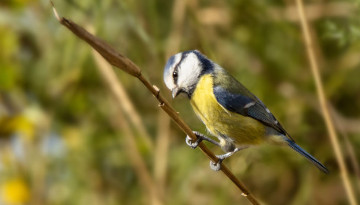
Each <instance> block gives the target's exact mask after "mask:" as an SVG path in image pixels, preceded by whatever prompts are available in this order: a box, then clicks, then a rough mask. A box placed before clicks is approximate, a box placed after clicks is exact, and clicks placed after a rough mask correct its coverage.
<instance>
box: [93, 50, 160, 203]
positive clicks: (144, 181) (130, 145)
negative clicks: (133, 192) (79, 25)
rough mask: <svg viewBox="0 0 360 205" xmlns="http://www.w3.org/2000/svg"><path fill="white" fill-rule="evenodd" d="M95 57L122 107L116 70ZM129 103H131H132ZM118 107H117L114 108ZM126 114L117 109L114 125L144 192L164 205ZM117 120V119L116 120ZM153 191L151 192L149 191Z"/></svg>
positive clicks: (97, 56) (122, 101)
mask: <svg viewBox="0 0 360 205" xmlns="http://www.w3.org/2000/svg"><path fill="white" fill-rule="evenodd" d="M93 55H94V57H95V61H96V63H97V64H98V67H97V68H98V70H99V72H100V73H101V75H102V77H103V80H104V82H105V83H106V84H107V86H108V87H109V88H110V90H111V91H112V92H111V94H112V96H113V98H114V101H116V104H117V105H119V104H120V105H122V104H124V103H126V102H124V97H127V96H124V93H123V94H121V93H119V92H121V89H123V88H122V86H121V84H120V82H119V81H118V80H117V78H116V77H115V76H116V74H115V72H114V70H113V69H112V68H111V66H110V65H109V64H108V63H107V62H106V61H105V60H104V58H102V57H101V56H100V55H99V54H98V53H97V52H95V51H94V50H93ZM128 103H131V102H130V101H129V102H128ZM114 107H117V106H114ZM124 113H125V111H124V110H123V109H116V115H114V117H113V118H111V119H112V124H114V125H115V126H116V127H120V128H121V130H123V132H124V133H125V135H124V138H125V141H126V148H127V149H126V151H127V154H128V155H129V158H130V159H131V163H132V166H133V168H134V170H135V172H136V174H137V176H138V177H139V179H141V180H140V183H141V185H142V187H143V188H144V190H143V192H144V193H148V194H149V199H151V202H152V204H153V205H159V204H162V203H161V201H160V198H161V197H160V196H159V192H157V189H156V188H155V183H154V181H153V179H152V177H151V174H150V171H149V170H148V168H147V167H146V163H145V161H144V159H143V157H142V156H141V154H140V151H139V150H138V148H137V146H136V142H135V140H134V139H135V134H134V132H133V130H132V129H131V128H130V126H129V123H128V122H127V121H126V120H124V119H125V117H124ZM114 118H115V119H114ZM149 190H151V191H149Z"/></svg>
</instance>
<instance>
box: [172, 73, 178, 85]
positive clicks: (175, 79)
mask: <svg viewBox="0 0 360 205" xmlns="http://www.w3.org/2000/svg"><path fill="white" fill-rule="evenodd" d="M173 78H174V81H175V82H176V81H177V78H178V73H177V71H174V72H173Z"/></svg>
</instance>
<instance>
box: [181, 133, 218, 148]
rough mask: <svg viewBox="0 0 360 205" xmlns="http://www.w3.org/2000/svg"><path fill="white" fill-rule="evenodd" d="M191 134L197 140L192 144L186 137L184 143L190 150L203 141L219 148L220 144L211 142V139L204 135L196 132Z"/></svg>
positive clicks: (187, 136)
mask: <svg viewBox="0 0 360 205" xmlns="http://www.w3.org/2000/svg"><path fill="white" fill-rule="evenodd" d="M193 133H194V134H195V135H196V137H197V139H196V141H195V142H193V140H192V139H191V138H190V137H189V135H186V138H185V142H186V144H187V145H189V146H190V147H191V148H193V149H195V148H196V147H197V146H198V145H199V143H200V142H201V141H203V140H206V141H208V142H211V143H213V144H214V145H217V146H219V147H220V144H219V142H217V141H215V140H213V139H210V138H209V137H207V136H205V135H204V134H201V133H200V132H196V131H193Z"/></svg>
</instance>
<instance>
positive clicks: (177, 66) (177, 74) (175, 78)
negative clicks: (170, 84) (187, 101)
mask: <svg viewBox="0 0 360 205" xmlns="http://www.w3.org/2000/svg"><path fill="white" fill-rule="evenodd" d="M186 56H187V53H182V54H181V58H180V60H179V62H178V63H177V64H176V65H175V69H174V72H173V79H174V83H175V84H176V83H177V80H178V76H179V72H178V70H179V65H180V63H181V62H182V61H183V60H184V59H185V57H186Z"/></svg>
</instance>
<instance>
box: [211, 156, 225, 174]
mask: <svg viewBox="0 0 360 205" xmlns="http://www.w3.org/2000/svg"><path fill="white" fill-rule="evenodd" d="M220 156H221V155H220ZM216 157H217V158H218V161H217V162H213V161H212V160H210V168H211V169H212V170H214V171H219V170H220V169H221V164H222V161H223V160H224V159H223V158H221V157H219V156H216Z"/></svg>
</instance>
